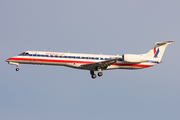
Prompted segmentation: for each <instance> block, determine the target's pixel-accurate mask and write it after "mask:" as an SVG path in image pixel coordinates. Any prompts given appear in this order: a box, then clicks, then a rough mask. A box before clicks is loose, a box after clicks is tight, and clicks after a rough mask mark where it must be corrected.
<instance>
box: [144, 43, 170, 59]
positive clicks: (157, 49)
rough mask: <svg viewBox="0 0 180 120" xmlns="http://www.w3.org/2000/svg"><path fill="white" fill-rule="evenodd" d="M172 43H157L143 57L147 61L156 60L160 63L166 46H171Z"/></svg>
mask: <svg viewBox="0 0 180 120" xmlns="http://www.w3.org/2000/svg"><path fill="white" fill-rule="evenodd" d="M172 42H174V41H167V42H157V43H155V46H154V47H153V48H152V49H151V50H150V51H149V52H148V53H146V54H144V55H143V56H144V57H146V58H148V59H156V60H157V61H159V62H160V61H161V59H162V56H163V54H164V51H165V49H166V47H167V45H169V44H171V43H172Z"/></svg>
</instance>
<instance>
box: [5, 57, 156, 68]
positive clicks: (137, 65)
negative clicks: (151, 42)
mask: <svg viewBox="0 0 180 120" xmlns="http://www.w3.org/2000/svg"><path fill="white" fill-rule="evenodd" d="M11 60H12V61H13V62H15V61H29V62H32V61H33V62H55V63H57V62H59V63H81V64H90V63H96V62H92V61H91V62H90V61H73V60H51V59H32V58H9V59H7V61H11ZM113 65H116V66H131V67H143V68H146V67H151V66H153V65H142V64H124V63H115V64H113Z"/></svg>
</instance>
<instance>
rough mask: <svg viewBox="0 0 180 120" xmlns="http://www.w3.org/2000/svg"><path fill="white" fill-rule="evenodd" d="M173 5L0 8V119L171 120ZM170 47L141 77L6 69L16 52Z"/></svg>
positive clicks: (57, 3)
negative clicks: (95, 76)
mask: <svg viewBox="0 0 180 120" xmlns="http://www.w3.org/2000/svg"><path fill="white" fill-rule="evenodd" d="M179 4H180V2H179V1H178V0H171V1H169V0H151V1H144V0H136V1H134V0H123V1H122V0H114V1H108V0H98V1H95V0H91V1H82V0H76V1H72V0H68V1H67V0H66V1H64V0H53V1H47V0H31V1H24V0H17V1H12V0H8V1H0V21H1V22H0V42H1V44H0V54H1V57H0V65H1V67H0V75H1V79H0V119H1V120H24V119H26V120H32V119H33V120H52V119H54V120H59V119H62V120H92V119H93V120H100V119H103V120H110V119H114V120H119V119H123V120H152V119H153V120H160V119H161V120H162V119H163V120H179V119H180V114H179V111H180V102H179V101H180V82H179V80H180V76H179V68H180V64H179V60H180V57H179V51H180V47H179V38H180V34H179V33H180V24H179V21H180V16H179V13H180V8H179ZM168 40H175V41H176V42H175V43H172V44H171V45H169V46H168V47H167V49H166V51H165V54H164V56H163V59H162V61H163V63H162V64H160V65H157V66H154V67H151V68H147V69H142V70H133V71H131V70H109V71H103V73H104V75H103V76H102V77H100V78H97V79H95V80H92V78H91V77H90V74H89V71H83V70H76V69H71V68H67V67H58V66H39V65H20V71H19V72H16V71H15V68H16V67H15V66H13V65H8V64H7V63H6V62H5V60H6V59H7V58H9V57H12V56H15V55H17V54H19V53H21V52H23V51H27V50H34V51H36V50H37V51H55V52H68V51H70V52H75V53H77V52H79V53H96V54H99V53H102V54H112V55H116V54H119V55H122V54H125V53H132V54H141V53H146V52H148V51H149V50H150V49H151V48H152V47H153V45H154V43H155V42H164V41H168Z"/></svg>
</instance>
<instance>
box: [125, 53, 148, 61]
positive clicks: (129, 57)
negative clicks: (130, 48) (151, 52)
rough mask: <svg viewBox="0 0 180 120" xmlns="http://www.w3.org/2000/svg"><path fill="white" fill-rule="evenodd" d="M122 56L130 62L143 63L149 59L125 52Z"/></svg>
mask: <svg viewBox="0 0 180 120" xmlns="http://www.w3.org/2000/svg"><path fill="white" fill-rule="evenodd" d="M122 57H123V61H124V62H128V63H141V62H146V61H147V58H145V57H143V56H141V55H135V54H124V55H123V56H122Z"/></svg>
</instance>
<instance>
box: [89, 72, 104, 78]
mask: <svg viewBox="0 0 180 120" xmlns="http://www.w3.org/2000/svg"><path fill="white" fill-rule="evenodd" d="M90 74H91V77H92V78H93V79H95V78H96V74H94V71H90ZM102 75H103V73H102V72H98V76H99V77H101V76H102Z"/></svg>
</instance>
